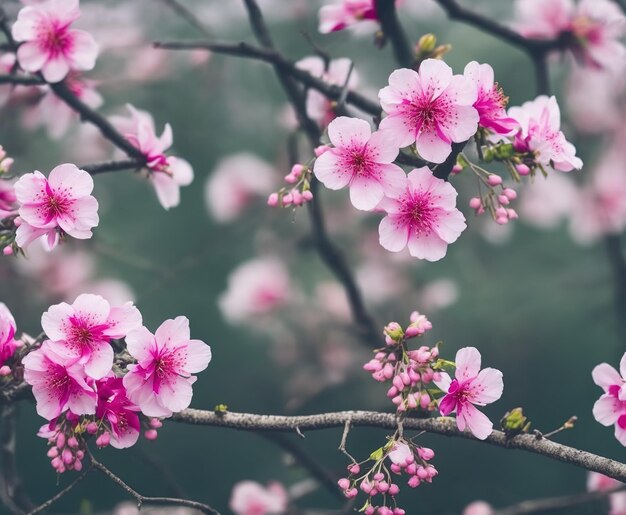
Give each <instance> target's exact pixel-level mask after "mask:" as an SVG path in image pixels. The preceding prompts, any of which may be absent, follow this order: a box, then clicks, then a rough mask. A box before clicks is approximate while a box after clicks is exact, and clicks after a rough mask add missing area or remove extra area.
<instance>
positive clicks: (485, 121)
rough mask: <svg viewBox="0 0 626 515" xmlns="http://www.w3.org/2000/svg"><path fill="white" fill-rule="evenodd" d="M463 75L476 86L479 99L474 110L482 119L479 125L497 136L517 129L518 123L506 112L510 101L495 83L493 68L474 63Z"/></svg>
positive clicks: (468, 65)
mask: <svg viewBox="0 0 626 515" xmlns="http://www.w3.org/2000/svg"><path fill="white" fill-rule="evenodd" d="M463 74H464V75H465V77H467V78H468V79H469V80H470V81H472V82H473V83H474V84H475V85H476V90H477V93H478V98H477V99H476V102H474V108H475V109H476V110H477V111H478V115H479V117H480V119H479V122H478V125H480V126H481V127H484V128H486V129H491V130H492V131H493V132H495V133H497V134H508V133H510V132H511V131H512V130H513V129H515V128H516V127H517V122H516V121H515V120H514V119H513V118H510V117H508V116H507V114H506V110H505V108H506V104H507V102H508V100H509V99H508V98H507V97H506V96H505V95H504V92H503V91H502V89H501V88H500V86H499V85H498V84H497V83H496V82H495V78H494V73H493V68H492V67H491V66H490V65H488V64H478V63H477V62H476V61H472V62H471V63H468V64H467V65H466V66H465V70H464V72H463Z"/></svg>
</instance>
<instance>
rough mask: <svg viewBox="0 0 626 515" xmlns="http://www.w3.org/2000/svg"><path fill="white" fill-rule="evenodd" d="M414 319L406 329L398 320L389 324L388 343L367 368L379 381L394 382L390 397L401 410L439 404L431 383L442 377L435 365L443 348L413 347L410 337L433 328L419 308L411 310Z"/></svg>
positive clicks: (388, 393)
mask: <svg viewBox="0 0 626 515" xmlns="http://www.w3.org/2000/svg"><path fill="white" fill-rule="evenodd" d="M410 320H411V323H410V324H409V326H408V327H407V328H406V329H405V330H403V329H402V327H401V326H400V324H398V323H397V322H390V323H389V324H387V326H386V327H385V331H384V334H385V343H386V346H385V347H383V348H381V349H377V350H376V351H374V352H375V355H374V358H373V359H371V360H370V361H368V362H367V363H366V364H365V365H363V368H364V369H365V370H367V371H368V372H371V374H372V377H373V378H374V379H375V380H376V381H379V382H381V383H382V382H386V381H390V382H391V387H390V388H389V390H388V391H387V397H389V398H390V399H391V401H392V402H393V403H394V404H395V405H396V407H397V410H398V411H399V412H402V411H407V410H409V409H417V408H421V409H423V410H429V411H430V410H434V409H435V406H434V403H433V402H432V398H431V395H430V393H429V391H428V389H427V385H428V384H429V383H432V381H433V380H437V379H438V376H439V373H438V372H436V371H435V370H434V368H433V367H434V365H435V363H436V362H437V360H438V358H439V349H438V348H437V347H428V346H426V345H422V346H421V347H419V348H418V349H415V350H409V349H408V347H407V340H409V339H411V338H415V337H418V336H421V335H423V334H424V333H425V332H426V331H429V330H430V329H432V324H431V323H430V321H429V320H428V319H427V318H426V316H424V315H422V314H420V313H418V312H417V311H414V312H413V313H411V318H410Z"/></svg>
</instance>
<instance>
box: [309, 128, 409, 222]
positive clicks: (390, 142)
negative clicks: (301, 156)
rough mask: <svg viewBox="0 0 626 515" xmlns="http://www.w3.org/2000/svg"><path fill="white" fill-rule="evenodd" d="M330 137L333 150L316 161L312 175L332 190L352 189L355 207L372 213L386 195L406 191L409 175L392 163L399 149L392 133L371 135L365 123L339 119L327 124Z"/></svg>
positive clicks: (351, 195)
mask: <svg viewBox="0 0 626 515" xmlns="http://www.w3.org/2000/svg"><path fill="white" fill-rule="evenodd" d="M328 137H329V139H330V142H331V143H332V144H333V145H334V148H331V149H330V150H328V151H327V152H324V153H323V154H322V155H321V156H319V157H318V158H317V159H316V161H315V165H314V167H313V172H314V173H315V176H316V177H317V178H318V179H319V181H320V182H321V183H322V184H324V186H326V187H327V188H330V189H332V190H338V189H341V188H344V187H346V186H349V187H350V201H351V202H352V205H353V206H354V207H356V208H357V209H361V210H363V211H369V210H371V209H374V208H375V207H376V205H377V204H378V203H379V202H380V201H381V200H382V198H383V197H384V196H385V195H388V196H397V195H399V194H400V193H401V192H402V191H403V190H404V187H405V180H406V175H405V173H404V171H403V170H402V168H400V167H399V166H397V165H395V164H393V160H394V159H395V158H396V157H397V156H398V150H399V149H398V147H397V145H396V144H395V142H394V135H393V134H392V133H391V131H378V132H375V133H374V134H372V131H371V129H370V126H369V124H368V123H367V122H366V121H364V120H359V119H357V118H348V117H346V116H340V117H339V118H335V119H334V120H333V121H332V122H330V124H329V125H328Z"/></svg>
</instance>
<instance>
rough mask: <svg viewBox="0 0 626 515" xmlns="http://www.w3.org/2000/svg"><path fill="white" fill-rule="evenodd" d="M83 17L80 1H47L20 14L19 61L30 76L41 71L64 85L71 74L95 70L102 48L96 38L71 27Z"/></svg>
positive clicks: (16, 30)
mask: <svg viewBox="0 0 626 515" xmlns="http://www.w3.org/2000/svg"><path fill="white" fill-rule="evenodd" d="M79 17H80V9H79V5H78V0H47V1H45V2H38V3H36V4H32V5H28V6H26V7H24V8H22V9H21V10H20V12H19V13H18V16H17V21H16V22H15V23H14V24H13V29H12V34H13V38H14V39H15V41H18V42H22V44H21V45H20V46H19V48H18V50H17V59H18V62H19V64H20V66H21V67H22V69H24V70H26V71H28V72H38V71H41V73H42V74H43V77H44V79H46V81H48V82H59V81H62V80H63V79H64V78H65V76H66V75H67V74H68V73H69V72H70V70H91V69H92V68H93V67H94V66H95V64H96V58H97V56H98V45H97V44H96V42H95V40H94V39H93V36H92V35H91V34H89V33H88V32H85V31H82V30H76V29H71V28H70V26H71V24H72V23H74V22H75V21H76V20H77V19H78V18H79Z"/></svg>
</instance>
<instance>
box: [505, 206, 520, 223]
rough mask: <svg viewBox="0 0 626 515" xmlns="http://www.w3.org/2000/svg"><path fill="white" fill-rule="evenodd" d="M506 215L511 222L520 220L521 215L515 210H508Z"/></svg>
mask: <svg viewBox="0 0 626 515" xmlns="http://www.w3.org/2000/svg"><path fill="white" fill-rule="evenodd" d="M506 215H507V216H508V217H509V220H517V219H518V218H519V215H518V214H517V211H515V209H507V210H506Z"/></svg>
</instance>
